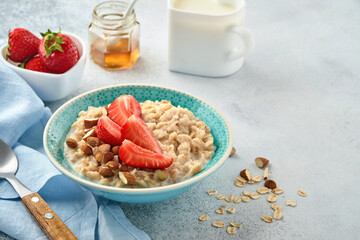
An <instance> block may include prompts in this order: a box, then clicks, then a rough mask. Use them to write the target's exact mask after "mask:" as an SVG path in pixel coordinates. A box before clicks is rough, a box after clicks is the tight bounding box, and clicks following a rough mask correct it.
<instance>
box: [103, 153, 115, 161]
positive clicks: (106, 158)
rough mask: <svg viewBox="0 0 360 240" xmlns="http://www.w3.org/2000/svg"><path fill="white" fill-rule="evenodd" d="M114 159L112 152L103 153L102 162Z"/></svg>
mask: <svg viewBox="0 0 360 240" xmlns="http://www.w3.org/2000/svg"><path fill="white" fill-rule="evenodd" d="M113 159H114V154H113V153H112V152H106V153H105V154H104V159H103V161H102V163H103V164H106V163H107V162H109V161H112V160H113Z"/></svg>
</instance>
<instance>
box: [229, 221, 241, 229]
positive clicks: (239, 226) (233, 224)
mask: <svg viewBox="0 0 360 240" xmlns="http://www.w3.org/2000/svg"><path fill="white" fill-rule="evenodd" d="M230 225H231V226H233V227H238V228H241V224H240V223H236V222H230Z"/></svg>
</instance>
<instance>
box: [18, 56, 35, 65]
mask: <svg viewBox="0 0 360 240" xmlns="http://www.w3.org/2000/svg"><path fill="white" fill-rule="evenodd" d="M30 59H32V57H28V58H27V59H25V60H24V61H23V62H22V63H20V64H19V65H18V67H19V68H25V64H26V63H27V62H28V61H30Z"/></svg>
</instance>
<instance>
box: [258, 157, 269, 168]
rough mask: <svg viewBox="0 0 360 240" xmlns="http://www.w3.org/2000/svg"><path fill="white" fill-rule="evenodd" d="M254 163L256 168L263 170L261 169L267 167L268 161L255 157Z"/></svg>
mask: <svg viewBox="0 0 360 240" xmlns="http://www.w3.org/2000/svg"><path fill="white" fill-rule="evenodd" d="M255 163H256V166H258V167H259V168H263V167H266V165H268V163H269V160H267V159H266V158H263V157H257V158H255Z"/></svg>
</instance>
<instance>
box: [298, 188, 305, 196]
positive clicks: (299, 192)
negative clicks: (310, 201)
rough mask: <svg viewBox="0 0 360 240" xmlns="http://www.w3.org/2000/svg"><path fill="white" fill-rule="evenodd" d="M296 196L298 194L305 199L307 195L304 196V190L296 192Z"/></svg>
mask: <svg viewBox="0 0 360 240" xmlns="http://www.w3.org/2000/svg"><path fill="white" fill-rule="evenodd" d="M297 194H299V196H301V197H306V196H307V194H306V192H305V191H304V190H298V191H297Z"/></svg>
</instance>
